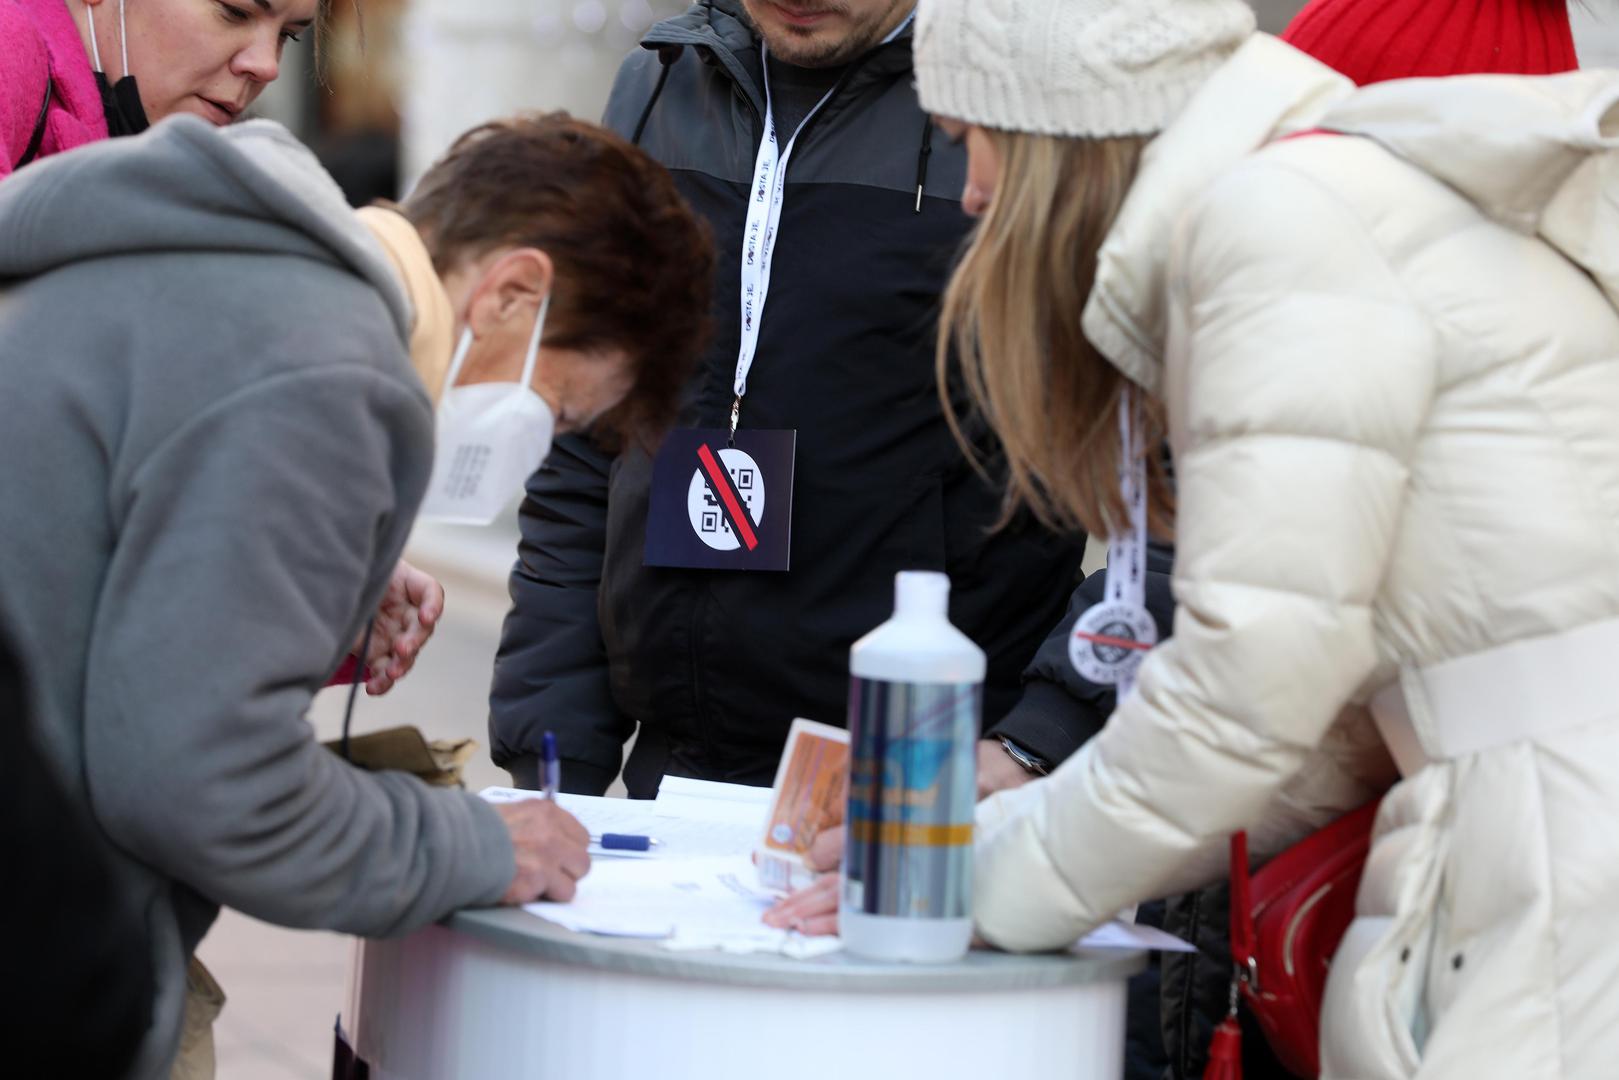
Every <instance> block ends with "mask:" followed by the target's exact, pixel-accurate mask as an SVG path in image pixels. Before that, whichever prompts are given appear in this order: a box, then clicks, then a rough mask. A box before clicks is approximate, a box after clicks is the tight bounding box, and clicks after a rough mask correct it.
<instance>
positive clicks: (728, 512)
mask: <svg viewBox="0 0 1619 1080" xmlns="http://www.w3.org/2000/svg"><path fill="white" fill-rule="evenodd" d="M697 460H699V461H701V462H702V463H703V471H704V472H706V473H708V486H709V487H711V488H713V489H714V493H715V494H716V495H718V496H719V497H720V502H721V503H723V504H724V506H725V516H726V517H728V518H730V519H731V528H733V529H735V530H736V534H737V535H738V536H740V537H741V538H742V542H743V543H744V544H746V545H747V546H748V550H749V551H752V550H753V549H754V548H756V547H758V546H759V538H758V537H757V536H755V535H754V534H753V522H752V521H751V520H749V518H748V512H747V511H746V510H744V509H743V508H742V504H741V503H740V502H738V501H737V498H736V493H735V492H733V491H732V490H731V478H730V477H729V476H726V475H725V470H724V469H723V468H721V467H720V463H719V461H718V460H717V459H716V458H715V457H714V451H712V450H710V449H709V448H708V444H707V443H699V444H698V446H697Z"/></svg>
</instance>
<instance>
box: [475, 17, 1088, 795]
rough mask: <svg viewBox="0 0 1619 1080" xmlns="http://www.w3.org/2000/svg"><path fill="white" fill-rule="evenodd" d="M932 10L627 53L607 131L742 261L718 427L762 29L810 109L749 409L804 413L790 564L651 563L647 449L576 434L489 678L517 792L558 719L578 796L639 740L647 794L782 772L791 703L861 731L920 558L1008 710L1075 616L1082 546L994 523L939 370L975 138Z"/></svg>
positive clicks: (749, 31) (781, 122)
mask: <svg viewBox="0 0 1619 1080" xmlns="http://www.w3.org/2000/svg"><path fill="white" fill-rule="evenodd" d="M912 6H913V5H912V0H841V2H840V3H837V4H835V5H834V4H830V3H827V2H825V0H711V2H707V3H699V4H696V5H694V6H693V7H692V8H691V9H690V10H689V11H687V12H686V14H684V15H682V16H680V17H678V18H675V19H671V20H668V21H666V22H663V23H660V24H659V25H657V26H655V27H653V28H652V30H651V31H650V32H649V33H648V34H647V35H646V37H645V39H644V40H643V42H642V46H643V48H642V50H640V51H638V53H637V54H636V55H634V56H632V57H631V58H630V59H629V60H628V61H626V63H625V64H624V67H623V69H622V70H621V72H620V74H619V77H618V81H617V84H616V86H615V87H614V90H613V94H612V98H611V101H610V103H609V105H608V109H607V117H606V119H607V123H608V124H609V126H611V127H613V128H615V129H616V130H618V131H620V132H621V133H623V134H625V135H627V136H631V137H633V138H635V139H636V141H638V142H639V143H640V144H641V145H642V146H643V147H644V148H645V149H647V150H649V151H650V152H651V153H652V155H653V156H654V157H656V158H657V159H658V160H660V161H662V162H663V163H664V164H665V165H667V166H668V167H669V168H670V169H671V170H672V171H673V173H674V175H675V178H676V180H677V182H678V183H679V184H680V186H681V188H682V190H683V192H684V193H685V195H686V196H687V198H688V199H690V200H691V202H692V204H693V205H694V206H695V207H696V209H697V210H698V211H699V212H700V213H701V214H703V215H704V216H705V217H706V218H707V219H708V221H709V223H710V225H711V226H712V228H713V231H714V237H715V241H716V246H717V248H718V250H719V255H720V257H719V264H718V278H717V286H718V287H717V288H716V289H715V297H716V307H715V312H714V325H715V328H716V333H715V337H714V341H713V345H712V348H711V349H710V351H709V353H708V354H707V357H706V360H705V363H704V364H703V366H702V368H701V369H700V371H699V374H698V376H697V377H696V379H695V380H694V382H693V383H692V385H691V386H690V387H689V388H688V398H687V400H688V406H689V407H688V410H687V416H686V422H687V423H689V424H691V425H692V426H695V427H703V428H723V427H725V426H726V425H727V424H728V422H729V418H730V412H731V408H732V404H733V399H734V397H735V394H734V391H733V380H734V378H735V376H736V373H737V364H738V355H739V347H740V345H741V339H742V328H741V322H742V319H741V315H740V304H739V291H738V290H739V281H740V279H741V276H742V268H741V261H742V252H743V246H744V233H745V231H746V217H747V212H748V206H749V200H750V194H751V192H752V190H753V186H754V178H755V170H756V159H757V157H758V154H759V149H760V140H761V137H762V133H763V130H764V117H765V114H766V111H767V110H766V88H765V84H764V81H763V78H764V76H763V72H764V64H763V63H762V61H761V48H760V45H761V38H762V39H763V41H764V42H765V43H767V44H768V46H769V50H770V58H769V90H770V106H771V109H772V111H773V112H774V118H775V127H776V130H777V131H778V132H779V133H780V140H781V141H780V145H782V146H783V147H785V145H786V143H787V141H788V140H789V139H790V138H791V137H792V132H793V131H795V130H798V129H799V124H800V122H801V121H803V127H802V129H801V130H799V134H798V136H797V139H796V142H795V143H794V144H793V148H792V153H791V158H790V166H789V169H788V172H787V182H786V188H785V192H784V196H783V204H782V211H781V222H780V228H779V233H778V234H777V235H778V237H779V239H778V241H777V244H776V247H775V251H774V263H773V266H772V268H771V270H770V276H769V294H768V306H767V307H766V308H765V310H764V313H763V319H762V325H761V327H760V329H759V338H758V346H757V351H756V359H755V360H754V363H753V366H752V369H751V373H750V374H749V377H748V380H747V393H746V397H745V401H744V403H743V405H742V427H743V428H744V429H747V428H750V427H751V428H758V429H793V430H796V432H797V465H796V470H795V491H794V503H795V505H794V506H793V507H792V542H791V556H792V565H791V569H790V570H788V571H785V572H770V571H752V572H744V571H736V570H695V569H672V568H659V567H648V566H646V565H644V563H643V557H644V551H645V538H646V534H647V516H648V500H649V488H650V485H651V478H652V459H651V457H650V456H649V455H648V454H647V453H645V452H643V451H641V450H639V449H635V448H630V449H627V450H625V451H624V452H623V453H621V454H617V455H615V454H613V453H610V452H607V451H605V450H603V449H601V448H600V447H598V446H597V445H594V444H592V443H591V442H589V441H586V440H585V439H581V438H571V439H570V438H564V439H559V440H558V441H557V443H556V447H555V449H554V450H553V451H552V453H551V456H550V458H549V460H548V461H547V463H546V466H545V467H544V468H543V469H542V470H541V471H540V472H539V473H537V474H536V475H535V476H534V477H533V478H532V479H531V480H530V482H529V485H528V497H527V499H526V501H525V503H524V505H523V509H522V515H521V521H522V533H523V538H522V544H521V548H520V557H519V560H518V562H517V565H516V567H515V569H514V571H513V573H512V578H511V594H512V601H513V606H512V610H511V613H510V614H509V615H508V617H507V620H506V625H505V629H504V632H503V635H502V641H501V646H500V653H499V657H498V659H497V661H496V665H495V673H494V685H493V690H492V694H491V719H490V728H491V741H492V743H493V747H494V757H495V760H496V762H497V763H498V764H500V765H502V766H503V767H505V768H507V769H508V770H510V771H511V772H512V774H513V776H514V778H515V779H516V781H517V782H518V783H519V784H522V785H526V786H536V785H537V781H538V776H537V755H538V751H539V749H540V745H541V738H542V735H543V733H544V732H545V731H546V730H552V731H554V732H556V735H557V739H558V742H559V745H560V750H561V755H562V758H563V771H562V780H563V787H564V788H565V789H567V790H570V791H579V792H590V793H600V792H601V791H603V790H604V789H606V787H607V786H608V784H609V783H611V782H612V780H613V778H614V776H615V775H617V774H618V772H619V767H620V762H621V760H622V756H623V748H624V744H625V743H626V741H627V740H628V739H629V738H630V736H631V735H632V734H636V735H637V738H636V743H635V748H634V752H633V754H632V755H631V757H630V760H629V762H628V763H627V764H626V765H625V767H624V778H625V782H626V784H627V785H628V787H629V790H630V793H631V794H632V795H640V796H649V795H651V794H652V793H653V792H655V791H656V789H657V786H658V783H659V780H660V779H661V777H662V776H663V775H664V774H665V773H668V774H671V775H680V776H695V777H701V778H706V779H713V780H726V781H735V782H740V783H749V784H769V783H770V782H771V780H772V778H773V776H774V774H775V770H776V763H777V759H778V757H779V755H780V752H781V749H782V745H783V743H784V741H785V738H786V734H787V728H788V725H789V724H790V722H791V720H792V719H793V717H795V716H806V717H809V718H812V719H816V720H822V721H827V722H831V723H836V724H842V723H843V719H844V715H845V711H846V707H847V706H846V702H847V692H848V658H849V652H848V650H849V646H850V645H851V644H852V643H853V641H854V640H855V639H856V638H858V637H859V636H860V635H861V634H863V633H865V632H866V631H867V630H870V629H871V628H873V627H875V626H876V625H877V624H878V623H880V622H882V621H883V620H884V619H885V618H887V616H888V614H889V612H890V610H891V607H892V601H893V577H894V573H895V572H896V571H898V570H902V569H934V570H943V571H946V572H948V573H949V575H950V577H951V580H952V584H953V591H952V596H951V617H952V619H953V620H954V621H955V623H956V624H957V625H958V626H959V627H961V629H962V630H963V631H965V632H966V633H967V634H968V635H970V636H971V637H972V638H973V639H974V640H975V641H976V642H978V644H979V645H981V646H982V647H983V648H984V650H985V651H986V652H987V653H988V654H989V678H988V685H987V687H986V694H985V721H986V724H990V723H994V722H995V721H997V720H999V719H1000V718H1001V717H1002V716H1003V715H1004V714H1005V713H1006V712H1007V710H1008V709H1010V708H1011V707H1012V705H1013V704H1014V702H1015V701H1016V700H1017V698H1018V695H1019V690H1020V686H1019V684H1020V678H1019V676H1020V672H1021V671H1022V669H1023V667H1024V666H1025V665H1026V664H1027V663H1028V662H1029V660H1030V658H1031V657H1032V656H1033V655H1034V654H1035V651H1036V649H1037V648H1038V647H1039V645H1040V643H1041V641H1042V640H1043V639H1044V638H1045V636H1046V635H1047V633H1048V632H1049V631H1050V630H1051V628H1052V626H1054V625H1056V624H1057V622H1058V621H1059V620H1060V619H1061V618H1062V614H1063V609H1064V604H1065V602H1066V599H1067V597H1068V595H1069V593H1070V592H1071V591H1072V589H1073V587H1074V585H1075V583H1076V581H1077V577H1078V564H1079V559H1080V554H1081V550H1082V548H1083V538H1081V537H1075V536H1057V535H1053V534H1052V533H1050V532H1047V531H1045V530H1043V529H1041V528H1039V527H1037V526H1035V525H1034V524H1032V523H1031V522H1027V521H1022V520H1019V521H1017V522H1014V523H1013V524H1012V525H1011V526H1010V527H1008V528H1006V529H1003V530H1001V531H999V532H992V531H991V529H992V526H993V525H994V523H995V521H996V520H997V518H998V516H999V513H1000V509H1001V491H1000V490H999V488H998V486H996V485H994V484H991V483H987V482H986V481H984V480H983V479H981V478H980V477H979V476H978V475H977V474H975V473H974V472H973V470H972V468H971V467H970V466H969V465H968V463H967V461H966V460H965V458H964V457H963V455H962V453H961V451H960V449H959V448H958V447H957V446H956V445H955V444H954V442H953V441H952V439H951V436H950V433H949V431H948V430H947V428H946V425H945V421H944V417H943V413H942V410H941V408H940V405H939V401H938V396H937V393H936V389H935V387H936V381H935V377H934V363H933V354H934V340H935V325H934V318H935V315H936V312H937V309H938V304H939V296H940V292H941V291H942V289H943V287H944V284H945V282H946V280H947V278H948V274H949V271H950V266H951V261H952V257H953V255H954V254H955V252H956V250H957V249H958V247H959V246H960V243H961V240H962V238H963V236H964V235H965V233H966V231H967V228H968V225H969V222H968V219H967V218H966V216H965V215H964V214H963V213H962V212H961V208H960V194H961V188H962V183H963V180H964V170H965V160H964V155H963V154H962V152H961V151H960V149H959V148H957V147H954V146H950V145H948V144H947V143H946V142H945V140H944V139H943V138H935V133H934V131H933V128H932V125H931V123H930V122H929V119H928V117H927V116H926V115H925V114H924V113H923V112H922V110H921V108H920V107H919V106H918V104H917V100H916V94H915V91H914V89H913V88H912V73H911V42H910V26H909V19H910V14H911V7H912ZM823 98H824V99H825V100H824V102H823ZM818 103H819V108H817V105H818ZM805 118H807V119H805ZM986 449H988V448H986ZM985 746H986V748H987V749H988V750H989V751H993V753H995V754H1001V755H1003V756H1004V754H1003V751H1002V750H1001V749H1000V747H999V745H998V744H992V743H986V744H985Z"/></svg>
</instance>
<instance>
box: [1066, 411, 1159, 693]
mask: <svg viewBox="0 0 1619 1080" xmlns="http://www.w3.org/2000/svg"><path fill="white" fill-rule="evenodd" d="M1133 408H1134V401H1133V397H1132V395H1131V394H1129V393H1126V394H1125V395H1124V398H1123V400H1121V401H1120V402H1119V440H1120V444H1121V447H1122V449H1123V455H1124V456H1123V457H1122V458H1121V459H1120V461H1119V492H1120V494H1122V495H1123V496H1124V503H1125V507H1126V509H1127V511H1128V513H1129V515H1130V520H1129V522H1128V523H1127V525H1126V527H1125V529H1124V530H1123V531H1121V532H1119V533H1118V534H1116V535H1114V536H1111V537H1109V538H1108V545H1107V585H1106V590H1105V595H1104V596H1103V599H1102V602H1101V603H1099V604H1097V605H1095V606H1094V607H1091V608H1089V609H1088V610H1087V611H1086V612H1085V613H1084V614H1083V615H1081V616H1080V618H1079V621H1078V622H1077V623H1076V624H1075V625H1074V632H1073V635H1072V636H1071V637H1070V638H1069V639H1068V659H1069V660H1070V661H1071V662H1072V663H1073V665H1074V670H1076V671H1078V672H1079V673H1080V674H1081V675H1082V676H1084V677H1085V678H1087V679H1089V680H1090V681H1091V682H1094V683H1100V684H1102V685H1104V686H1108V685H1111V686H1115V687H1116V688H1117V694H1118V699H1119V700H1120V701H1122V700H1124V698H1125V697H1127V696H1128V695H1129V693H1130V691H1131V689H1132V688H1134V686H1135V679H1136V670H1137V669H1138V668H1139V667H1140V666H1141V662H1142V660H1144V659H1145V658H1146V655H1147V652H1148V651H1149V650H1150V649H1151V648H1152V647H1153V646H1154V645H1156V644H1157V643H1158V626H1157V624H1156V623H1155V622H1153V618H1152V614H1151V613H1150V612H1148V610H1147V605H1146V597H1147V463H1146V458H1145V457H1144V456H1143V455H1142V453H1141V447H1140V445H1139V444H1138V440H1137V439H1136V437H1135V432H1134V425H1133V423H1132V421H1131V411H1132V409H1133Z"/></svg>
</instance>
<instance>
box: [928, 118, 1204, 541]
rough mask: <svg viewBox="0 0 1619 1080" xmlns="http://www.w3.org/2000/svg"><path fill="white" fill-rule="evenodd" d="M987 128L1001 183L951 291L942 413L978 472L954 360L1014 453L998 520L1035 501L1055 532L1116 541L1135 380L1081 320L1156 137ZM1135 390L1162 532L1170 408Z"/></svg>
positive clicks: (1152, 515)
mask: <svg viewBox="0 0 1619 1080" xmlns="http://www.w3.org/2000/svg"><path fill="white" fill-rule="evenodd" d="M986 134H987V135H988V136H989V137H990V139H991V140H992V141H993V142H994V143H995V147H996V150H997V151H998V152H999V155H1000V160H1001V178H1000V181H999V183H998V184H997V187H996V192H995V197H994V200H993V202H992V204H991V205H990V208H989V210H988V212H987V213H985V214H984V217H983V219H982V220H981V221H980V222H979V223H978V227H977V229H976V230H975V231H974V233H973V235H972V239H971V241H970V243H969V244H968V247H967V250H966V253H965V254H964V255H963V256H962V259H961V262H960V264H959V265H958V266H957V267H956V272H955V274H954V276H953V277H952V278H951V280H950V285H949V288H948V289H947V290H946V292H945V296H944V306H943V310H942V312H941V314H940V318H939V344H938V355H937V364H938V375H939V395H940V400H941V401H942V402H943V404H944V411H945V417H946V419H947V420H948V422H949V424H950V429H951V431H952V433H954V435H955V437H956V441H957V442H959V443H960V444H961V446H962V448H963V449H964V450H966V452H967V454H968V456H969V457H970V458H972V459H973V461H974V464H975V465H977V466H978V468H979V469H980V471H982V470H983V462H982V461H981V460H980V458H979V456H978V455H977V453H976V452H975V450H974V449H973V447H972V444H971V443H970V441H969V440H968V438H967V436H966V434H965V432H964V427H963V420H964V418H963V417H962V416H961V415H959V414H958V413H957V411H956V408H955V405H954V403H953V402H952V400H951V396H950V390H949V387H950V375H951V370H952V360H953V359H955V360H959V363H960V367H961V376H962V382H963V383H964V384H965V386H966V390H967V393H968V395H969V396H970V398H971V400H972V404H973V408H974V411H975V412H976V413H977V414H978V415H979V416H981V417H982V419H983V420H984V421H985V422H987V423H988V424H989V426H990V427H991V428H993V429H994V431H995V433H996V435H997V436H998V437H999V439H1000V443H1001V446H1002V448H1003V449H1004V451H1005V454H1006V468H1007V492H1006V506H1005V508H1004V510H1003V513H1002V517H1001V524H1002V525H1004V524H1006V522H1007V521H1009V520H1010V519H1011V518H1012V516H1013V515H1014V514H1016V513H1017V512H1018V510H1019V509H1021V508H1023V507H1027V508H1028V509H1029V510H1031V511H1033V513H1034V514H1035V515H1036V516H1037V517H1038V518H1039V519H1040V520H1041V521H1042V522H1044V523H1045V524H1047V525H1048V526H1051V527H1054V528H1072V527H1075V526H1077V527H1080V528H1083V529H1084V530H1085V531H1086V532H1088V533H1092V534H1094V535H1098V536H1107V535H1110V534H1113V533H1115V532H1117V531H1119V530H1121V529H1123V528H1124V527H1126V525H1127V524H1128V521H1129V518H1128V514H1127V513H1126V508H1125V505H1124V500H1123V497H1122V496H1121V495H1120V493H1119V463H1120V459H1121V458H1122V456H1123V450H1122V447H1121V444H1120V440H1119V425H1118V412H1119V402H1120V401H1121V400H1122V399H1123V397H1124V395H1125V393H1126V392H1127V391H1128V390H1129V388H1130V383H1129V381H1128V380H1127V379H1126V378H1125V377H1124V375H1122V374H1121V373H1120V372H1119V371H1118V369H1117V368H1115V367H1114V366H1113V365H1112V364H1110V363H1109V362H1108V361H1107V358H1106V357H1104V356H1102V354H1101V353H1099V352H1097V350H1096V348H1095V347H1094V346H1093V345H1091V343H1090V342H1089V341H1088V340H1086V338H1085V335H1084V333H1083V332H1082V331H1081V329H1080V314H1081V312H1083V311H1084V308H1085V300H1086V297H1088V296H1089V295H1090V291H1091V286H1092V284H1093V282H1094V280H1095V277H1096V256H1097V252H1098V251H1099V250H1100V249H1101V246H1102V243H1103V241H1104V240H1105V239H1106V238H1107V234H1108V231H1109V230H1110V229H1111V228H1112V227H1113V222H1114V219H1115V218H1116V217H1117V216H1118V212H1119V208H1120V207H1121V206H1123V204H1124V199H1125V196H1126V195H1127V194H1128V193H1129V191H1130V185H1131V184H1132V183H1134V181H1135V177H1136V171H1137V169H1138V167H1139V164H1140V160H1141V151H1142V149H1143V148H1144V147H1145V146H1146V144H1147V142H1148V137H1144V136H1131V137H1124V138H1110V139H1075V138H1063V137H1057V136H1049V135H1031V134H1022V133H1014V132H1004V131H987V132H986ZM1133 396H1134V398H1135V400H1136V402H1137V403H1138V404H1137V407H1136V408H1135V409H1134V410H1133V413H1134V417H1135V421H1134V425H1135V430H1136V431H1137V432H1138V433H1139V434H1138V445H1139V446H1140V447H1141V448H1142V451H1141V452H1142V453H1143V454H1145V456H1146V460H1147V465H1148V496H1149V501H1148V508H1149V512H1148V520H1149V526H1150V528H1151V530H1152V531H1153V532H1154V533H1157V534H1160V535H1167V533H1168V532H1169V530H1170V528H1171V520H1172V516H1173V508H1172V505H1171V502H1172V499H1171V496H1170V487H1169V483H1168V480H1167V475H1166V472H1167V470H1166V467H1165V463H1164V460H1163V454H1162V452H1161V447H1162V443H1163V438H1164V423H1163V416H1162V410H1161V408H1159V406H1158V405H1157V404H1156V403H1155V402H1152V401H1150V400H1149V399H1148V398H1147V396H1146V395H1145V394H1144V393H1141V392H1139V391H1138V392H1136V393H1135V394H1134V395H1133Z"/></svg>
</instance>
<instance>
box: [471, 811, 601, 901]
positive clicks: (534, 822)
mask: <svg viewBox="0 0 1619 1080" xmlns="http://www.w3.org/2000/svg"><path fill="white" fill-rule="evenodd" d="M494 809H495V813H497V814H499V815H500V816H501V817H502V818H504V819H505V821H506V828H507V829H508V830H510V831H511V834H512V851H513V853H514V854H516V856H517V876H516V877H514V878H512V883H511V887H510V888H508V889H507V890H506V895H504V896H502V897H501V898H500V902H501V903H503V904H526V903H529V902H530V901H533V900H540V899H545V900H561V901H564V902H566V901H568V900H572V899H573V894H574V892H575V891H576V890H577V887H578V884H577V883H578V881H579V879H580V878H582V877H584V876H585V875H586V874H588V873H590V850H589V849H590V833H589V832H587V831H586V830H585V827H584V826H583V825H581V824H579V821H578V819H577V818H575V817H574V816H573V815H572V814H570V813H568V812H567V811H566V810H564V809H562V807H560V806H558V805H557V804H556V803H554V802H551V801H549V800H547V799H524V800H522V801H521V802H513V803H497V804H495V808H494Z"/></svg>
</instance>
